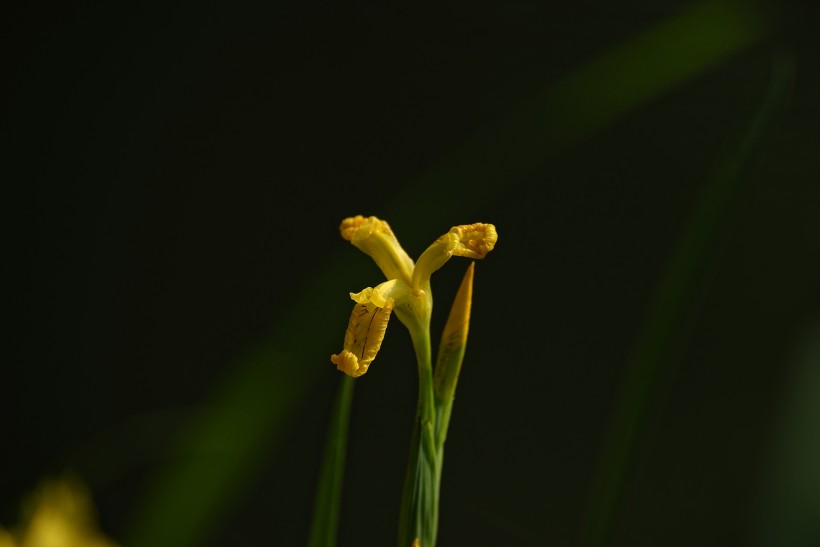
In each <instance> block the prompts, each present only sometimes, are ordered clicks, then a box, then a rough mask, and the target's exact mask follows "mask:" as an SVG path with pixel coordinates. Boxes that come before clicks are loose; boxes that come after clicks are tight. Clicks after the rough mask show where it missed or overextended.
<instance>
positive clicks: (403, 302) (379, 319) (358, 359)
mask: <svg viewBox="0 0 820 547" xmlns="http://www.w3.org/2000/svg"><path fill="white" fill-rule="evenodd" d="M339 231H340V232H341V234H342V237H343V238H344V239H346V240H348V241H350V242H351V243H353V245H355V246H356V247H358V248H359V249H360V250H361V251H363V252H364V253H366V254H368V255H369V256H370V257H371V258H372V259H373V260H374V261H375V262H376V264H377V265H378V266H379V269H381V271H382V272H383V273H384V275H385V277H387V279H388V281H385V282H384V283H382V284H380V285H377V286H376V287H367V288H366V289H364V290H363V291H361V292H358V293H350V298H351V299H353V301H354V302H356V304H355V306H354V307H353V313H352V314H351V316H350V321H349V323H348V326H347V331H346V332H345V340H344V349H343V350H342V352H341V353H338V354H335V355H333V356H331V358H330V360H331V361H332V362H333V364H335V365H336V368H337V369H339V370H341V371H342V372H344V373H345V374H348V375H350V376H353V377H358V376H361V375H362V374H364V373H365V372H367V369H368V368H369V367H370V364H371V363H372V362H373V359H375V358H376V354H377V353H378V351H379V348H380V347H381V344H382V340H383V339H384V333H385V330H386V329H387V323H388V321H389V320H390V316H391V314H392V312H393V311H395V312H396V316H397V317H398V318H399V321H401V322H402V323H404V325H405V326H406V327H407V328H408V329H409V330H410V334H411V336H413V337H414V338H416V337H417V336H421V335H424V333H427V332H429V325H430V315H431V312H432V308H433V299H432V293H431V291H430V276H431V275H432V274H433V272H435V271H436V270H438V269H439V268H441V267H442V266H443V265H444V264H445V263H446V262H447V261H448V260H449V259H450V257H452V256H464V257H467V258H476V259H477V258H484V257H485V256H486V255H487V253H488V252H490V251H491V250H492V249H493V247H495V244H496V241H497V240H498V235H497V234H496V231H495V226H493V225H492V224H484V223H476V224H467V225H461V226H454V227H453V228H451V229H450V231H449V232H447V233H446V234H444V235H443V236H441V237H440V238H438V239H437V240H436V241H435V242H433V244H432V245H430V246H429V247H428V248H427V250H426V251H424V253H422V255H421V256H420V257H419V259H418V261H417V262H415V263H414V262H413V260H412V259H411V258H410V257H409V256H408V255H407V253H406V252H405V251H404V249H402V247H401V245H400V244H399V242H398V239H396V236H395V234H393V231H392V230H391V229H390V226H389V225H388V224H387V222H385V221H383V220H381V219H379V218H376V217H374V216H371V217H363V216H361V215H359V216H355V217H350V218H346V219H345V220H343V221H342V224H341V226H340V227H339Z"/></svg>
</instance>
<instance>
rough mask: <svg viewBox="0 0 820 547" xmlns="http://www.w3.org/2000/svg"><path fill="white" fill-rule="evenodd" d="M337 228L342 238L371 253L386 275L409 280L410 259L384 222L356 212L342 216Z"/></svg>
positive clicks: (369, 254)
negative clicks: (346, 216) (354, 214)
mask: <svg viewBox="0 0 820 547" xmlns="http://www.w3.org/2000/svg"><path fill="white" fill-rule="evenodd" d="M339 232H340V233H341V235H342V237H343V238H344V239H346V240H348V241H350V242H351V243H352V244H353V245H355V246H356V247H357V248H358V249H359V250H361V251H362V252H364V253H366V254H367V255H368V256H370V257H371V258H372V259H373V260H374V261H375V262H376V264H377V265H378V266H379V269H381V271H382V272H383V273H384V275H385V276H386V277H387V279H402V280H404V281H405V282H408V283H409V282H410V277H411V275H412V272H413V259H412V258H410V256H409V255H408V254H407V253H406V252H405V250H404V249H403V248H402V246H401V245H400V244H399V240H398V239H396V235H395V234H394V233H393V230H391V229H390V225H389V224H388V223H387V222H385V221H384V220H381V219H379V218H377V217H363V216H361V215H357V216H355V217H349V218H346V219H344V220H343V221H342V224H341V225H340V226H339Z"/></svg>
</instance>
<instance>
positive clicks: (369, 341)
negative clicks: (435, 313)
mask: <svg viewBox="0 0 820 547" xmlns="http://www.w3.org/2000/svg"><path fill="white" fill-rule="evenodd" d="M350 297H351V298H352V299H353V300H354V301H355V302H356V305H355V306H353V313H351V314H350V321H349V322H348V324H347V331H345V342H344V349H343V350H342V352H341V353H339V354H335V355H332V356H331V357H330V361H331V362H332V363H333V364H334V365H336V368H337V369H339V370H341V371H342V372H344V373H345V374H347V375H348V376H353V377H354V378H357V377H359V376H361V375H362V374H364V373H365V372H367V369H368V368H369V367H370V363H372V362H373V359H375V358H376V354H377V353H378V352H379V348H381V346H382V340H384V332H385V330H386V329H387V322H388V321H389V320H390V314H391V313H392V312H393V299H392V298H387V297H385V296H384V295H382V294H381V292H380V291H379V290H378V288H376V289H372V288H369V287H368V288H367V289H365V290H363V291H362V292H360V293H357V294H353V293H351V295H350Z"/></svg>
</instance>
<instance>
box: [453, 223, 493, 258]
mask: <svg viewBox="0 0 820 547" xmlns="http://www.w3.org/2000/svg"><path fill="white" fill-rule="evenodd" d="M450 234H452V235H453V236H455V241H454V245H453V254H454V255H456V256H466V257H467V258H484V257H485V256H487V253H489V252H490V251H492V250H493V248H495V244H496V242H497V241H498V234H497V233H496V231H495V226H493V225H492V224H484V223H482V222H477V223H475V224H463V225H461V226H454V227H453V228H452V229H451V230H450Z"/></svg>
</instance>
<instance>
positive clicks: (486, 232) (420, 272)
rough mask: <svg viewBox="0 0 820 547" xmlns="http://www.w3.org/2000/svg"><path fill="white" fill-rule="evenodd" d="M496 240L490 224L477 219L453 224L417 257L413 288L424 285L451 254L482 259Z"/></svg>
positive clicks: (496, 235)
mask: <svg viewBox="0 0 820 547" xmlns="http://www.w3.org/2000/svg"><path fill="white" fill-rule="evenodd" d="M497 241H498V233H496V231H495V226H493V225H492V224H486V223H483V222H477V223H475V224H462V225H460V226H453V227H452V228H450V231H449V232H447V233H446V234H444V235H443V236H441V237H440V238H438V239H437V240H436V241H435V242H434V243H433V244H432V245H430V246H429V247H427V250H426V251H424V253H422V255H421V256H420V257H419V259H418V262H417V263H416V267H415V269H414V270H413V283H412V286H413V288H414V289H424V288H425V287H427V286H428V285H429V283H430V276H431V275H432V274H433V272H435V271H436V270H438V269H439V268H441V267H442V266H444V264H445V263H446V262H447V261H448V260H450V258H451V257H452V256H454V255H455V256H465V257H467V258H476V259H478V258H484V257H485V256H487V253H489V252H490V251H492V250H493V249H494V248H495V244H496V242H497Z"/></svg>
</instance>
